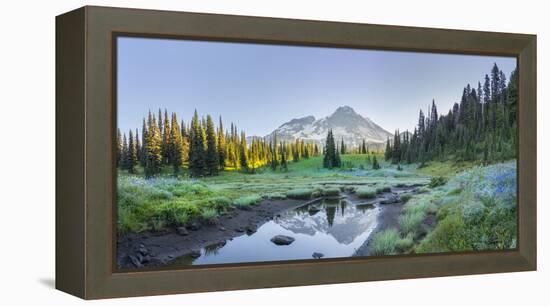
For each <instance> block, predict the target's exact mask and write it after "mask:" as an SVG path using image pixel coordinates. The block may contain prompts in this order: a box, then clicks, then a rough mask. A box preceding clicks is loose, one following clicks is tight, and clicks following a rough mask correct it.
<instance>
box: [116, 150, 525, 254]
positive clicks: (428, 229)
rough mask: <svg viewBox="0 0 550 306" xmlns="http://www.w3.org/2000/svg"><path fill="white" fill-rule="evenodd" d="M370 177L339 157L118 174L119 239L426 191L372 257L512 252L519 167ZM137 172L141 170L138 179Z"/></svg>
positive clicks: (446, 168) (431, 169)
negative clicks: (251, 169) (329, 198)
mask: <svg viewBox="0 0 550 306" xmlns="http://www.w3.org/2000/svg"><path fill="white" fill-rule="evenodd" d="M377 158H378V159H379V160H380V161H381V162H380V163H381V166H382V168H381V169H379V170H372V169H371V165H370V164H369V163H368V162H367V158H366V155H360V154H357V155H343V156H342V161H343V165H344V167H342V168H341V169H332V170H329V169H324V168H322V167H321V164H322V157H313V158H310V159H306V160H301V161H299V162H296V163H295V162H290V163H289V164H288V171H279V170H277V171H272V170H271V169H269V168H262V169H256V171H255V173H253V174H247V173H241V172H236V171H224V172H222V173H220V175H218V176H213V177H205V178H201V179H190V178H188V177H187V176H186V175H185V174H183V175H182V176H181V177H178V178H174V177H173V176H172V175H171V169H170V168H166V169H163V173H162V174H161V175H160V176H159V177H158V178H155V179H149V180H145V179H144V178H143V176H142V175H140V174H139V172H138V174H135V175H130V174H128V173H125V172H123V171H121V172H119V178H118V205H119V206H118V230H119V233H120V234H124V233H127V232H140V231H146V230H152V231H155V230H160V229H163V228H166V227H173V226H180V225H185V224H187V223H188V222H190V221H192V220H197V219H203V220H209V219H212V218H216V217H217V216H219V215H220V214H223V213H224V211H225V210H226V209H227V208H228V207H230V206H246V205H254V204H257V203H259V202H261V201H262V200H263V199H285V198H287V197H288V198H295V199H310V198H312V197H317V196H320V195H323V194H324V195H337V194H338V193H339V192H342V191H353V192H356V193H357V195H358V196H359V197H362V198H372V197H373V196H374V195H375V194H376V192H377V191H378V190H382V189H384V188H385V189H387V188H388V187H389V186H397V185H412V184H425V185H426V187H421V188H420V189H419V190H418V192H417V193H416V194H414V195H413V196H411V195H406V196H404V197H403V198H402V200H403V202H406V204H404V206H403V211H402V214H401V215H400V217H399V228H392V229H389V230H387V231H384V232H380V233H377V234H376V235H375V237H374V239H373V247H372V254H374V255H388V254H400V253H433V252H447V251H467V250H487V249H504V248H511V247H514V246H515V245H516V232H517V223H516V214H517V209H516V165H515V162H513V161H511V162H507V163H501V164H495V165H490V166H480V165H475V164H473V163H454V162H431V163H429V164H427V165H426V166H425V167H422V168H419V167H418V165H416V164H411V165H402V168H403V169H402V170H397V166H396V165H391V164H389V163H387V162H385V161H383V158H382V156H379V157H377ZM140 170H141V169H138V171H140Z"/></svg>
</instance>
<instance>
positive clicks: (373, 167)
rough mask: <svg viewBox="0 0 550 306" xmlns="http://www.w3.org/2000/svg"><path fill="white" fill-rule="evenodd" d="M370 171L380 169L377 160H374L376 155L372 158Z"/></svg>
mask: <svg viewBox="0 0 550 306" xmlns="http://www.w3.org/2000/svg"><path fill="white" fill-rule="evenodd" d="M372 169H373V170H378V169H380V164H379V163H378V159H376V155H373V156H372Z"/></svg>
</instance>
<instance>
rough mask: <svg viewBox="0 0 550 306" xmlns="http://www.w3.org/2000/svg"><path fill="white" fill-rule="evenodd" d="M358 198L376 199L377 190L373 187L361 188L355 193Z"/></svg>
mask: <svg viewBox="0 0 550 306" xmlns="http://www.w3.org/2000/svg"><path fill="white" fill-rule="evenodd" d="M355 193H356V194H357V196H358V197H359V198H361V199H374V198H376V190H375V189H373V188H371V187H364V186H363V187H359V188H357V190H356V191H355Z"/></svg>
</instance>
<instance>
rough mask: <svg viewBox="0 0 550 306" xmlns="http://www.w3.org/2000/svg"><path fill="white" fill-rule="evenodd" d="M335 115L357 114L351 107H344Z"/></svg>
mask: <svg viewBox="0 0 550 306" xmlns="http://www.w3.org/2000/svg"><path fill="white" fill-rule="evenodd" d="M334 114H356V112H355V110H354V109H353V108H352V107H351V106H347V105H344V106H340V107H338V108H337V109H336V111H335V112H334ZM334 114H333V115H334Z"/></svg>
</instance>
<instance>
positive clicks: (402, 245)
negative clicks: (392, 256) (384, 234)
mask: <svg viewBox="0 0 550 306" xmlns="http://www.w3.org/2000/svg"><path fill="white" fill-rule="evenodd" d="M413 244H414V237H413V235H412V234H408V235H407V236H406V237H405V238H402V239H399V240H398V241H397V245H396V246H397V249H399V250H400V251H401V252H404V251H406V250H408V249H410V248H412V246H413Z"/></svg>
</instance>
